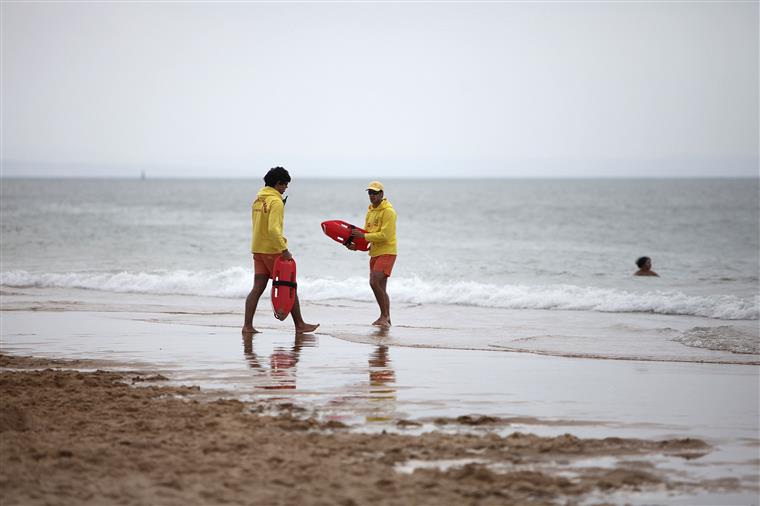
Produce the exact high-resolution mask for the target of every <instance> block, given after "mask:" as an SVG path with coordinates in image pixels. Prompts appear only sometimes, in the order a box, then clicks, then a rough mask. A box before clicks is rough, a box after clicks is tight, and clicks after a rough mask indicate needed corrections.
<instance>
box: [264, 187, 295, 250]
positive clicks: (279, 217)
mask: <svg viewBox="0 0 760 506" xmlns="http://www.w3.org/2000/svg"><path fill="white" fill-rule="evenodd" d="M284 220H285V206H284V205H283V203H282V201H280V202H278V201H277V200H275V201H274V202H273V203H272V207H271V209H270V211H269V221H268V223H267V226H268V230H267V231H268V232H269V237H271V238H272V240H273V241H274V242H275V244H276V245H277V247H278V248H279V249H280V250H281V251H282V254H283V256H284V255H285V254H286V253H287V254H288V255H290V253H289V252H288V243H287V241H286V240H285V237H283V235H282V224H283V222H284Z"/></svg>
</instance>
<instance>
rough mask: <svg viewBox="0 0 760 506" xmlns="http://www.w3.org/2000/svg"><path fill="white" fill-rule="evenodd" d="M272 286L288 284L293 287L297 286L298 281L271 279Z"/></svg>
mask: <svg viewBox="0 0 760 506" xmlns="http://www.w3.org/2000/svg"><path fill="white" fill-rule="evenodd" d="M272 286H290V287H292V288H295V287H297V286H298V283H294V282H292V281H277V280H272Z"/></svg>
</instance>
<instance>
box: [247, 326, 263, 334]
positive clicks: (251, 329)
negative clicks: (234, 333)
mask: <svg viewBox="0 0 760 506" xmlns="http://www.w3.org/2000/svg"><path fill="white" fill-rule="evenodd" d="M260 332H261V331H260V330H256V329H255V328H253V327H249V326H248V325H246V326H244V327H243V334H258V333H260Z"/></svg>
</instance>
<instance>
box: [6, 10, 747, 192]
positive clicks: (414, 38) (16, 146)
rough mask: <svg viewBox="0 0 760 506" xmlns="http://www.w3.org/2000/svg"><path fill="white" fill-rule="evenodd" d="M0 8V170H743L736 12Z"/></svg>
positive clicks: (743, 64)
mask: <svg viewBox="0 0 760 506" xmlns="http://www.w3.org/2000/svg"><path fill="white" fill-rule="evenodd" d="M0 8H1V9H2V12H1V13H2V109H1V110H2V125H1V127H2V132H1V134H2V149H1V150H2V153H0V159H1V160H2V175H3V176H4V177H16V176H74V177H82V176H83V177H91V176H92V177H110V176H121V177H133V176H137V175H139V173H140V172H141V171H145V172H146V174H147V175H148V177H256V178H259V177H261V174H263V173H264V172H266V170H267V169H268V168H269V167H272V166H275V165H282V166H285V167H286V168H288V169H289V170H290V171H291V173H292V174H294V175H296V174H297V176H298V177H349V176H350V177H374V178H383V177H386V178H387V177H423V178H424V177H463V178H468V177H712V176H730V177H737V176H738V177H758V143H759V142H760V140H759V139H760V133H759V131H758V115H759V114H760V109H759V105H758V45H759V37H758V31H759V28H758V26H760V18H759V16H758V3H757V2H754V1H751V2H729V1H721V2H501V3H499V2H482V3H464V2H461V3H460V2H446V3H444V2H441V3H436V2H411V3H389V2H370V3H349V2H315V3H303V2H294V3H268V2H258V3H246V2H229V3H220V2H213V3H212V2H179V3H174V2H67V3H64V2H49V3H48V2H36V3H24V2H7V1H3V3H2V7H0Z"/></svg>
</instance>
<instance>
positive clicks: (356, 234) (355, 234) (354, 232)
mask: <svg viewBox="0 0 760 506" xmlns="http://www.w3.org/2000/svg"><path fill="white" fill-rule="evenodd" d="M351 236H352V237H361V238H362V239H364V232H362V231H361V230H357V229H353V230H352V231H351Z"/></svg>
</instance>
